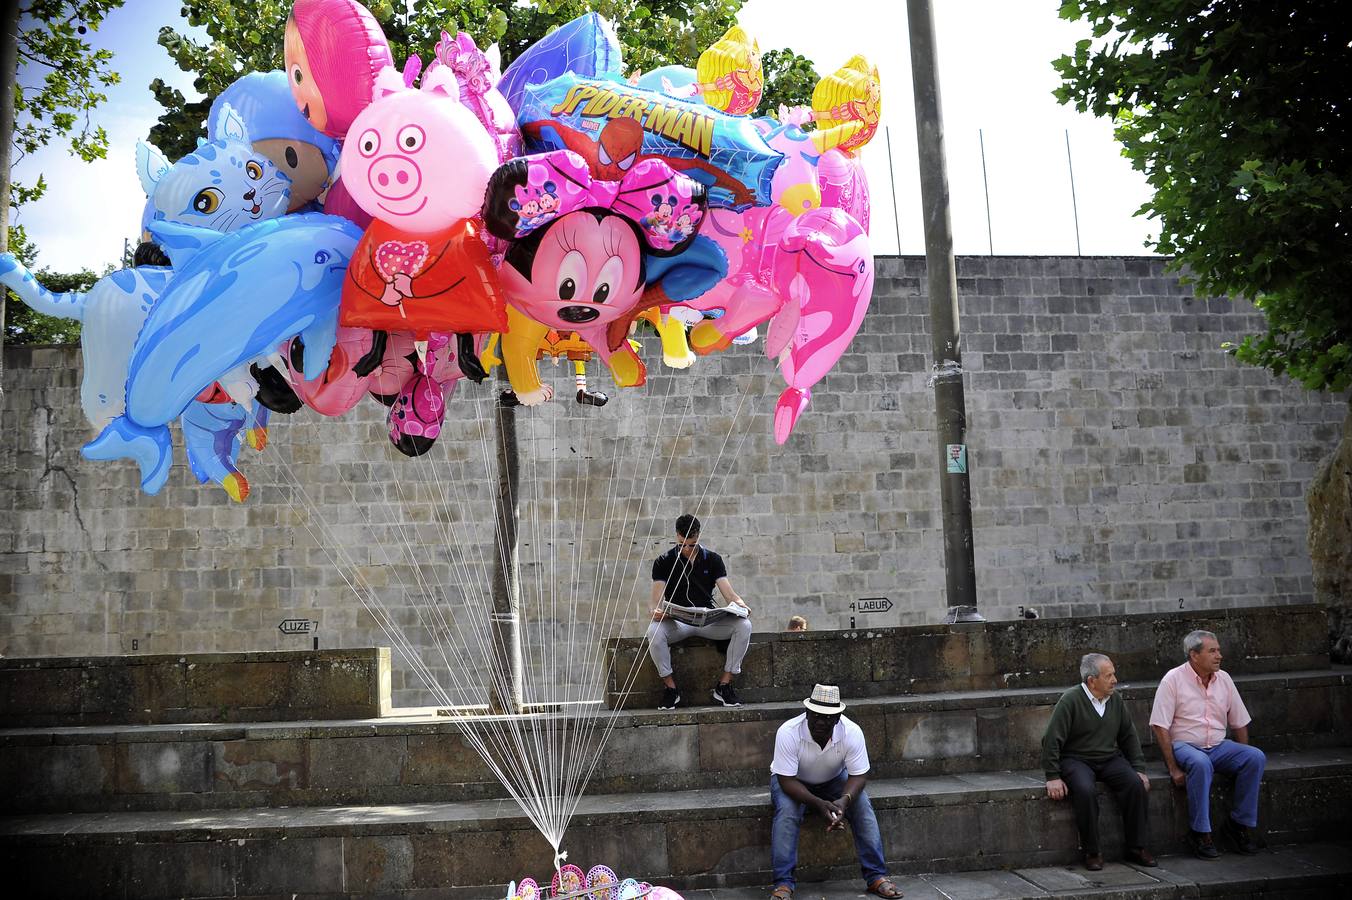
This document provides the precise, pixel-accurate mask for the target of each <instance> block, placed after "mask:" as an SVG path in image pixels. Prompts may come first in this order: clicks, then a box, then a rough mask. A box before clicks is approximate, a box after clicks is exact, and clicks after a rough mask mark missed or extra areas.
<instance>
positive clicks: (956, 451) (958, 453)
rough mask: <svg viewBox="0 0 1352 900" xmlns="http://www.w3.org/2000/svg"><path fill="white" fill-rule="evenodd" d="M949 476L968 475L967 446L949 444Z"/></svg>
mask: <svg viewBox="0 0 1352 900" xmlns="http://www.w3.org/2000/svg"><path fill="white" fill-rule="evenodd" d="M948 474H949V475H966V474H967V445H966V444H949V445H948Z"/></svg>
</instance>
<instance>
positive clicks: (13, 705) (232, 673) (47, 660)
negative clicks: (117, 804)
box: [0, 620, 390, 728]
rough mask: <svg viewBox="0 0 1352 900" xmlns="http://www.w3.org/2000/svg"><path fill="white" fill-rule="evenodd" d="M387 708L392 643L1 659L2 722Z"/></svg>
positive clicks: (256, 717) (241, 716)
mask: <svg viewBox="0 0 1352 900" xmlns="http://www.w3.org/2000/svg"><path fill="white" fill-rule="evenodd" d="M288 621H296V622H299V623H301V624H303V625H305V626H307V627H308V626H309V625H310V623H309V622H308V621H306V620H288ZM389 711H390V650H389V648H388V647H375V648H365V649H351V650H276V651H259V652H253V653H175V654H159V655H156V654H145V655H138V656H78V657H54V656H50V657H38V658H31V659H24V658H12V659H0V728H25V727H44V726H61V725H115V724H132V723H140V724H151V723H168V722H204V721H213V722H276V721H284V722H295V721H303V720H307V719H320V718H335V719H336V718H358V717H363V716H381V715H386V714H388V713H389Z"/></svg>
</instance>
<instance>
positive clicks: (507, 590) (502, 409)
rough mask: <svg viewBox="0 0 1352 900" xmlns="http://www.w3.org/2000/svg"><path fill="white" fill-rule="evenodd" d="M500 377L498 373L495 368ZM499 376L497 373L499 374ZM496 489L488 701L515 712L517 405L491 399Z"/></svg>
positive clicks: (518, 668)
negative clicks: (491, 676) (492, 673)
mask: <svg viewBox="0 0 1352 900" xmlns="http://www.w3.org/2000/svg"><path fill="white" fill-rule="evenodd" d="M499 374H500V376H501V373H499ZM499 380H501V377H500V379H499ZM494 406H495V407H496V412H497V418H496V426H497V427H496V429H495V431H496V437H497V441H496V443H497V451H498V452H497V459H498V490H497V496H496V497H495V498H494V504H493V506H494V512H495V513H496V518H497V528H496V529H495V531H494V547H493V549H494V551H495V554H494V564H493V615H492V627H493V657H494V659H493V664H494V666H495V668H496V670H497V673H498V674H499V675H500V678H495V679H494V680H493V688H492V691H491V695H490V697H489V706H490V708H491V709H492V711H493V712H495V713H519V712H521V711H522V709H523V708H524V706H525V702H524V698H523V696H522V687H521V686H522V684H523V682H524V678H523V663H522V657H521V631H520V609H521V577H520V576H521V572H520V562H519V559H518V555H517V523H518V511H517V487H518V485H519V484H520V481H521V478H520V466H521V460H520V455H519V453H518V451H517V443H516V409H515V408H513V407H507V406H503V405H502V404H501V403H495V404H494Z"/></svg>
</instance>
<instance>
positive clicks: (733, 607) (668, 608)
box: [657, 600, 750, 628]
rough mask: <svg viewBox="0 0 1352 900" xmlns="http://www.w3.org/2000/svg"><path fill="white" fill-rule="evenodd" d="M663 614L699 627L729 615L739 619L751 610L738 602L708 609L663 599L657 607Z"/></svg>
mask: <svg viewBox="0 0 1352 900" xmlns="http://www.w3.org/2000/svg"><path fill="white" fill-rule="evenodd" d="M657 609H658V611H659V612H661V613H662V614H663V615H666V616H670V617H671V618H673V619H675V620H677V621H678V622H684V623H685V624H687V625H694V626H695V627H696V628H699V627H700V626H702V625H713V624H715V623H716V622H721V621H723V620H724V619H726V618H727V617H728V616H737V617H738V618H739V619H745V618H746V617H747V616H749V615H750V612H749V611H748V610H747V608H746V607H745V606H738V605H737V604H736V603H729V604H728V605H727V606H720V607H717V608H715V609H708V608H706V607H703V606H680V605H678V604H676V603H672V602H671V601H670V600H663V601H662V604H661V605H660V606H658V607H657Z"/></svg>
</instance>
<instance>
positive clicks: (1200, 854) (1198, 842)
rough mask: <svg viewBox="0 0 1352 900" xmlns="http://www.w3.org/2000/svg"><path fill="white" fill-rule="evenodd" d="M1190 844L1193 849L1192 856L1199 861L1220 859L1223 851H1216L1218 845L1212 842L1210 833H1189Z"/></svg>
mask: <svg viewBox="0 0 1352 900" xmlns="http://www.w3.org/2000/svg"><path fill="white" fill-rule="evenodd" d="M1188 844H1189V846H1191V847H1192V855H1193V856H1195V857H1197V858H1198V859H1220V858H1221V851H1219V850H1217V849H1216V844H1215V842H1214V841H1212V840H1211V832H1209V831H1205V832H1203V831H1189V832H1188Z"/></svg>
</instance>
